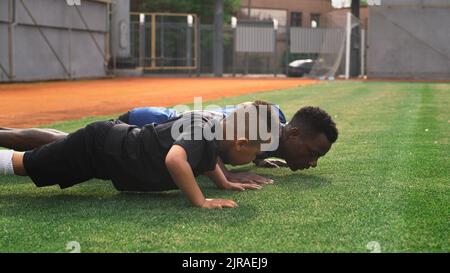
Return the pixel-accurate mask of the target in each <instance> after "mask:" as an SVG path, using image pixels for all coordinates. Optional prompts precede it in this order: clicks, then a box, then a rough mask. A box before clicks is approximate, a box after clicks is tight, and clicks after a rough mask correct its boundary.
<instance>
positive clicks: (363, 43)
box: [361, 28, 366, 77]
mask: <svg viewBox="0 0 450 273" xmlns="http://www.w3.org/2000/svg"><path fill="white" fill-rule="evenodd" d="M365 55H366V31H365V30H364V29H362V28H361V76H362V77H364V74H365V73H366V71H365V65H366V59H365V57H366V56H365Z"/></svg>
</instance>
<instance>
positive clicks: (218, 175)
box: [205, 163, 261, 191]
mask: <svg viewBox="0 0 450 273" xmlns="http://www.w3.org/2000/svg"><path fill="white" fill-rule="evenodd" d="M205 174H206V176H208V177H209V179H211V180H212V181H213V182H214V183H215V184H216V185H217V187H218V188H221V189H225V190H235V191H243V190H245V189H250V190H259V189H261V185H258V184H256V183H231V182H230V181H228V179H227V178H226V177H225V175H224V173H223V172H222V169H221V167H220V164H219V163H217V164H216V168H215V169H214V171H210V172H206V173H205Z"/></svg>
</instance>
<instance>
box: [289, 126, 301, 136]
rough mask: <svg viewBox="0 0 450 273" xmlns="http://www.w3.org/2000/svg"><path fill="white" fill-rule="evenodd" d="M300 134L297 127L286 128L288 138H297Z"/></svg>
mask: <svg viewBox="0 0 450 273" xmlns="http://www.w3.org/2000/svg"><path fill="white" fill-rule="evenodd" d="M299 136H300V130H299V129H298V127H291V128H289V130H288V138H297V137H299Z"/></svg>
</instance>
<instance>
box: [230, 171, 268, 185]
mask: <svg viewBox="0 0 450 273" xmlns="http://www.w3.org/2000/svg"><path fill="white" fill-rule="evenodd" d="M225 176H226V178H227V180H228V181H230V182H232V183H251V184H254V183H256V184H261V185H266V184H273V180H272V179H270V178H266V177H264V176H261V175H257V174H254V173H247V172H241V173H232V172H227V173H226V174H225Z"/></svg>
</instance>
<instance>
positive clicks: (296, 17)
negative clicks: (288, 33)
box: [291, 12, 302, 27]
mask: <svg viewBox="0 0 450 273" xmlns="http://www.w3.org/2000/svg"><path fill="white" fill-rule="evenodd" d="M301 26H302V13H301V12H291V27H301Z"/></svg>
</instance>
